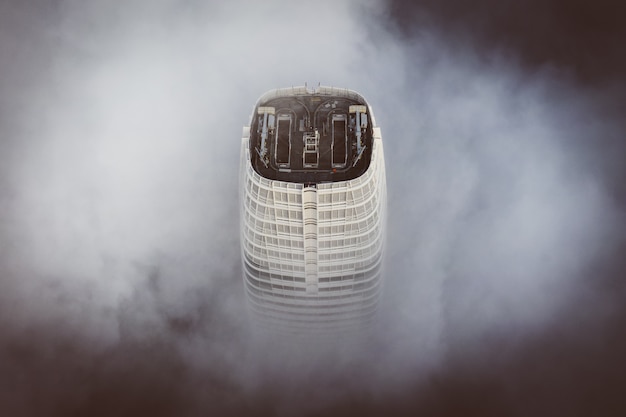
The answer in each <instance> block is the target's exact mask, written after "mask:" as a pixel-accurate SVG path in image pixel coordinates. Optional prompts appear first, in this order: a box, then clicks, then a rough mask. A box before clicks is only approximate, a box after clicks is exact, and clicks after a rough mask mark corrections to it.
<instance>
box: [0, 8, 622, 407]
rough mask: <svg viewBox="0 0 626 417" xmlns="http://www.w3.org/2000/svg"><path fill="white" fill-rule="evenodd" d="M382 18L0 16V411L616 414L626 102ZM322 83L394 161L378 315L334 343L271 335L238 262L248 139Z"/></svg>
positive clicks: (508, 55)
mask: <svg viewBox="0 0 626 417" xmlns="http://www.w3.org/2000/svg"><path fill="white" fill-rule="evenodd" d="M387 6H388V5H387V4H386V3H383V2H376V1H366V2H358V1H356V0H355V1H339V2H330V1H329V2H318V3H317V5H316V6H315V7H310V6H309V5H306V4H300V3H296V2H287V1H284V2H280V1H275V2H271V3H268V4H264V5H263V6H261V3H254V2H248V3H245V2H230V3H229V4H228V5H225V4H222V3H218V2H199V1H174V0H171V1H169V0H159V1H157V2H148V1H131V2H127V4H125V5H123V6H122V5H112V4H110V3H108V2H98V1H94V2H79V1H69V0H58V1H55V2H43V1H42V2H30V3H29V4H20V3H18V2H14V3H13V4H12V3H10V2H8V3H6V2H5V3H2V4H1V5H0V67H1V68H2V71H1V73H0V361H1V362H0V373H2V374H3V378H2V380H0V411H1V413H2V414H3V415H16V416H17V415H91V416H94V415H111V414H116V415H130V414H131V413H132V414H133V415H136V414H139V415H207V414H211V413H218V412H219V413H226V414H239V413H241V414H251V413H254V414H261V415H265V414H267V415H294V414H296V413H297V414H305V415H312V414H321V413H337V414H345V413H350V412H354V413H361V414H367V413H368V412H371V413H373V414H377V413H380V412H381V410H395V412H397V413H402V412H404V413H408V414H411V413H412V412H417V411H423V412H429V413H431V414H437V415H442V414H445V413H452V414H455V413H456V415H458V414H459V413H466V414H471V413H476V414H479V415H511V414H517V413H519V414H521V415H529V414H533V415H554V413H557V414H559V413H564V414H569V415H571V413H572V412H573V411H575V410H580V409H581V407H582V409H586V408H585V407H588V409H594V408H593V407H594V404H595V403H594V400H596V401H597V398H599V397H598V394H597V393H596V394H589V396H582V397H580V398H579V399H573V398H571V397H572V396H574V395H575V394H577V393H580V392H584V393H588V392H589V391H592V392H595V391H593V390H592V389H591V388H590V387H591V385H592V384H594V383H597V382H600V381H607V383H610V384H611V387H607V389H606V390H604V389H602V392H603V393H605V394H607V395H608V403H609V404H610V405H611V406H616V407H619V405H620V404H621V403H619V401H618V400H617V399H616V396H615V395H614V394H613V393H614V391H615V389H616V388H614V387H617V386H618V384H617V382H618V381H623V377H620V376H619V375H618V372H617V371H616V370H615V368H614V367H613V366H612V365H611V364H612V360H613V358H615V357H616V352H619V351H620V346H624V340H623V338H619V337H617V336H616V330H615V329H617V328H619V326H618V325H619V324H620V323H623V317H624V316H623V307H622V304H623V296H624V294H623V292H624V288H623V284H621V283H619V280H618V279H616V277H619V276H623V271H624V270H623V264H622V263H620V262H621V261H619V253H620V252H619V251H620V248H622V249H623V242H624V224H625V223H624V209H623V206H622V204H623V202H624V197H623V195H622V194H620V192H623V188H620V187H623V186H622V185H621V182H620V180H621V179H622V178H623V174H624V172H623V168H622V162H623V157H624V155H625V153H624V150H625V143H624V140H623V138H624V134H623V132H624V126H623V121H622V120H621V117H622V116H623V114H620V111H619V109H620V107H619V103H620V102H621V100H622V98H623V95H622V93H623V91H624V90H623V84H620V82H615V80H612V83H605V84H585V83H582V82H579V80H578V78H577V76H576V73H575V71H573V70H571V69H570V68H569V67H568V66H566V65H560V64H559V62H553V63H548V64H546V65H528V64H527V63H526V62H524V56H523V54H521V53H518V52H516V50H515V49H507V48H483V49H481V48H480V44H477V43H475V39H473V38H472V37H471V36H470V37H468V36H465V32H461V31H449V30H446V27H443V26H440V25H439V23H440V22H437V21H436V20H428V19H426V20H424V19H420V20H419V21H420V26H419V30H412V31H409V32H403V31H401V30H400V29H399V27H398V26H396V25H395V20H394V17H393V16H392V15H391V12H390V9H389V8H388V7H387ZM618 81H619V80H618ZM305 82H307V83H308V85H309V86H315V85H317V84H318V83H321V84H322V85H331V86H339V87H347V88H351V89H354V90H356V91H358V92H360V93H362V94H363V95H364V96H365V97H366V98H367V99H368V101H369V102H370V104H371V105H372V107H373V109H374V113H375V116H376V121H377V123H378V125H379V126H381V128H382V133H383V140H384V146H385V159H386V165H387V186H388V200H389V201H388V212H389V218H388V232H387V246H386V248H387V249H386V261H385V287H384V294H383V297H382V300H381V306H380V312H379V316H378V319H377V321H376V322H375V323H374V325H373V327H372V329H371V332H370V334H368V335H365V336H363V337H362V338H360V339H356V340H342V339H337V340H335V341H334V342H331V343H330V346H329V343H327V342H326V343H325V344H324V346H323V347H321V346H320V345H317V344H315V343H310V344H306V345H303V344H301V343H297V342H294V341H289V340H285V339H277V338H273V337H270V338H269V339H265V338H263V337H262V336H259V335H258V334H256V333H255V331H254V322H251V321H250V320H249V317H248V311H247V308H246V300H245V296H244V288H243V282H242V270H241V265H240V264H241V259H240V249H239V218H238V210H239V208H238V184H237V181H238V178H237V176H238V172H239V151H240V143H241V142H240V138H241V130H242V127H243V126H244V125H246V124H247V123H248V120H249V115H250V112H251V110H252V107H253V105H254V103H255V101H256V100H257V98H258V96H260V95H261V94H262V93H264V92H265V91H267V90H269V89H273V88H278V87H285V86H297V85H302V84H304V83H305ZM620 245H621V246H620ZM572 352H573V353H572ZM585 357H592V358H596V359H594V361H595V362H594V361H590V362H584V365H583V366H581V367H580V368H579V367H577V366H576V365H575V364H577V363H578V362H579V361H580V360H584V359H581V358H585ZM600 358H601V359H600ZM588 367H589V368H593V369H595V371H587V368H588ZM613 372H615V373H613ZM583 376H584V377H587V378H588V379H589V381H590V382H588V384H589V385H586V383H574V382H572V380H575V379H576V378H579V377H580V378H582V377H583ZM579 384H582V386H581V385H579ZM537 386H539V388H537ZM549 393H553V394H554V395H552V394H549ZM486 395H488V396H490V399H486V398H485V396H486ZM594 395H595V396H594ZM589 398H592V399H589ZM605 404H606V402H605ZM616 404H617V405H616ZM621 405H622V408H621V410H623V409H625V408H626V407H624V406H623V404H621ZM618 409H620V408H618ZM606 410H608V411H607V412H606V413H604V414H605V415H609V414H611V412H612V410H614V408H613V409H611V408H607V409H606Z"/></svg>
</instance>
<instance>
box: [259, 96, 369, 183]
mask: <svg viewBox="0 0 626 417" xmlns="http://www.w3.org/2000/svg"><path fill="white" fill-rule="evenodd" d="M372 119H373V117H372V115H371V110H370V108H369V106H368V105H367V102H366V101H365V99H364V98H363V97H362V96H361V95H360V94H358V93H356V92H354V91H351V90H347V89H343V88H333V87H318V88H316V89H308V88H306V87H292V88H283V89H278V90H272V91H269V92H268V93H266V94H264V95H263V96H262V97H261V98H260V99H259V101H258V102H257V104H256V106H255V109H254V112H253V115H252V120H251V121H250V122H251V127H250V155H251V163H252V166H253V167H254V170H255V171H256V172H257V173H258V174H259V175H261V176H263V177H265V178H269V179H273V180H280V181H286V182H298V183H304V184H317V183H324V182H335V181H346V180H351V179H354V178H356V177H358V176H360V175H362V174H363V173H364V172H365V171H366V170H367V168H368V167H369V164H370V159H371V155H372V153H371V152H372V127H373V124H374V123H373V120H372Z"/></svg>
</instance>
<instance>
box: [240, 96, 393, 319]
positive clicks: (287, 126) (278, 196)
mask: <svg viewBox="0 0 626 417" xmlns="http://www.w3.org/2000/svg"><path fill="white" fill-rule="evenodd" d="M241 146H242V148H241V174H240V183H241V184H240V190H241V247H242V258H243V269H244V282H245V288H246V292H247V295H248V301H249V305H250V307H251V309H252V311H253V314H254V315H255V317H256V318H257V319H258V320H260V321H261V322H262V323H267V324H270V325H276V326H279V327H280V328H282V329H291V328H293V329H324V330H327V329H333V328H346V327H349V326H353V325H356V326H358V325H361V324H364V323H366V322H367V321H368V320H369V319H370V318H371V317H372V316H373V314H374V312H375V310H376V306H377V302H378V298H379V295H380V291H381V266H382V255H383V246H384V233H385V211H386V183H385V164H384V157H383V144H382V138H381V132H380V128H379V127H377V126H376V122H375V120H374V115H373V113H372V109H371V107H370V106H369V104H368V103H367V102H366V100H365V99H364V98H363V97H362V96H361V95H360V94H358V93H356V92H354V91H351V90H347V89H342V88H333V87H318V88H316V89H308V88H306V87H296V88H294V87H292V88H283V89H277V90H272V91H269V92H267V93H265V94H264V95H262V96H261V97H260V98H259V100H258V102H257V103H256V105H255V107H254V110H253V113H252V116H251V119H250V126H246V127H244V129H243V138H242V144H241Z"/></svg>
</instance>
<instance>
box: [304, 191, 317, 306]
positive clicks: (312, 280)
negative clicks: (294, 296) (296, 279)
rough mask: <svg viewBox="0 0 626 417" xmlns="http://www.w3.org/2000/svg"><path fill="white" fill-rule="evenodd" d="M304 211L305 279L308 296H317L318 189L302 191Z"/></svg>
mask: <svg viewBox="0 0 626 417" xmlns="http://www.w3.org/2000/svg"><path fill="white" fill-rule="evenodd" d="M302 208H303V209H304V215H303V220H304V277H305V283H306V292H307V294H317V285H318V279H317V188H315V187H305V188H303V189H302Z"/></svg>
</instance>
